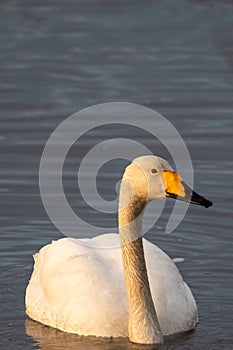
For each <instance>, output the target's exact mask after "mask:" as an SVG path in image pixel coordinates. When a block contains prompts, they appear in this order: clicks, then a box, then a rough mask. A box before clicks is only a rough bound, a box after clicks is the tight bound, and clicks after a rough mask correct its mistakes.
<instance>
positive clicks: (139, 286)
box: [26, 157, 210, 343]
mask: <svg viewBox="0 0 233 350" xmlns="http://www.w3.org/2000/svg"><path fill="white" fill-rule="evenodd" d="M141 158H147V160H148V159H149V166H151V164H150V162H152V163H153V164H152V165H153V168H154V167H156V166H157V167H158V164H157V163H158V159H159V162H160V163H161V164H160V169H159V171H169V172H171V168H170V167H169V165H168V163H166V162H165V161H163V160H161V159H160V158H158V157H141ZM141 158H138V159H139V160H140V159H141ZM151 158H152V159H151ZM155 158H156V160H157V163H156V162H155V160H154V159H155ZM162 161H163V162H164V163H163V164H162ZM143 162H144V160H143ZM155 163H156V164H155ZM132 164H133V163H132ZM136 164H137V165H135V163H134V165H131V166H129V167H128V168H127V169H128V171H126V172H125V175H124V178H123V180H126V182H125V184H123V185H122V187H121V198H120V209H119V231H120V235H118V234H109V235H102V236H98V237H95V238H93V239H91V246H88V240H84V241H85V243H86V244H85V245H82V244H80V243H78V241H76V240H74V239H69V238H63V239H60V240H58V241H55V242H52V243H51V244H49V245H47V246H45V247H43V248H42V249H41V250H40V251H39V253H38V254H36V255H35V266H34V271H33V274H32V277H31V280H30V283H29V285H28V287H27V292H26V312H27V314H28V315H29V316H30V317H31V318H32V319H34V320H37V321H39V322H42V323H44V324H46V325H49V326H52V327H55V328H59V329H61V330H63V331H66V332H73V333H78V334H81V335H96V336H112V337H118V336H123V337H126V336H129V337H130V339H131V340H132V341H135V342H140V343H156V342H162V340H163V335H170V334H174V333H178V332H184V331H187V330H189V329H192V328H194V327H195V325H196V322H197V307H196V303H195V300H194V298H193V295H192V293H191V291H190V289H189V287H188V286H187V285H186V284H185V283H184V281H183V279H182V277H181V275H180V273H179V271H178V269H177V267H176V266H175V264H174V263H173V261H172V260H171V259H170V258H169V257H168V256H167V255H166V254H165V253H164V252H163V251H162V250H161V249H159V248H158V247H156V246H155V245H153V244H151V243H150V242H148V241H147V240H145V239H143V244H142V239H141V237H140V234H141V223H142V216H143V209H144V206H145V203H146V199H145V196H144V195H142V194H143V193H144V192H143V186H141V184H142V182H143V177H144V180H145V173H143V174H142V173H141V169H140V167H141V164H140V162H139V163H136ZM138 164H140V165H139V166H138ZM143 164H144V163H143ZM164 167H165V168H166V169H165V170H164ZM132 170H133V172H132ZM143 171H145V169H143ZM132 173H134V174H135V176H136V177H135V178H137V180H135V181H136V182H137V184H136V183H134V181H130V186H131V190H132V188H133V195H132V193H131V197H130V199H129V197H128V193H129V192H130V190H129V181H128V180H129V179H130V177H131V176H132ZM140 174H141V175H142V178H141V180H142V181H139V180H140V176H141V175H140ZM173 174H175V173H173ZM146 176H147V175H146ZM150 176H151V175H149V177H150ZM166 176H167V175H166ZM149 177H147V178H146V182H148V181H149V182H150V181H152V180H150V179H149ZM148 179H149V180H148ZM153 181H154V180H153ZM155 181H157V182H156V184H158V186H157V187H156V186H155V187H153V191H151V190H150V189H149V187H147V191H146V194H147V195H146V198H147V199H149V200H150V199H153V198H157V197H162V195H161V193H162V191H164V188H163V184H162V182H161V181H159V180H158V178H157V180H155ZM146 182H145V183H146ZM145 183H144V185H145ZM149 185H150V184H149ZM168 185H169V184H168ZM135 186H136V187H135ZM135 188H137V193H136V192H135ZM167 188H170V189H171V188H172V187H171V186H170V187H169V186H167ZM173 189H174V184H173ZM183 190H184V189H183ZM169 191H170V190H169ZM177 192H178V190H177ZM181 192H182V189H181V190H180V192H179V193H177V194H178V195H179V196H181V194H182V193H181ZM135 193H136V194H135ZM167 193H170V192H168V191H167ZM151 197H152V198H151ZM200 198H202V197H200ZM190 200H191V199H190ZM203 200H204V199H203V198H202V201H203ZM147 201H148V200H147ZM143 203H144V204H143ZM206 203H207V202H206ZM199 204H200V203H199ZM202 204H203V203H202ZM203 205H205V204H203ZM209 205H210V204H209ZM209 205H208V204H206V205H205V206H209ZM119 238H120V239H119ZM120 242H121V247H120ZM93 246H94V247H95V248H93ZM103 246H110V247H115V248H108V249H102V247H103ZM117 247H118V248H117ZM143 247H144V253H143ZM144 254H145V260H144ZM122 258H123V259H122ZM145 262H146V265H145ZM147 273H148V279H149V284H148V279H147Z"/></svg>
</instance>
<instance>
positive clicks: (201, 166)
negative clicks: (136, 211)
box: [0, 0, 233, 350]
mask: <svg viewBox="0 0 233 350" xmlns="http://www.w3.org/2000/svg"><path fill="white" fill-rule="evenodd" d="M232 11H233V4H232V2H231V1H221V2H220V1H181V0H178V1H176V2H174V3H171V2H169V1H156V2H153V1H146V2H141V1H134V2H131V1H118V2H113V1H97V0H95V1H89V0H87V1H85V2H84V1H72V0H68V1H66V2H63V1H60V0H58V1H56V2H54V1H51V0H50V1H48V2H46V3H45V2H40V4H39V3H37V4H36V3H33V2H28V1H26V0H22V1H20V2H19V1H11V0H10V1H2V2H1V12H0V16H1V20H0V26H1V37H0V63H1V86H0V89H1V94H0V117H1V132H0V145H1V147H0V156H1V170H0V171H1V178H0V192H1V193H0V194H1V211H0V212H1V216H0V220H1V273H0V282H1V290H0V300H1V314H0V332H1V337H0V339H1V341H0V342H1V348H3V349H14V350H15V349H35V348H36V349H43V350H48V349H76V348H79V349H147V348H148V347H145V346H139V345H135V344H131V343H129V342H128V341H127V340H125V339H117V340H109V339H106V340H105V339H96V338H89V337H87V338H85V337H79V336H75V335H69V334H64V333H62V332H59V331H57V330H54V329H50V328H48V327H44V326H43V325H40V324H37V323H35V322H33V321H31V320H28V319H27V318H26V316H25V312H24V293H25V287H26V285H27V282H28V280H29V277H30V274H31V270H32V257H31V256H32V254H33V253H34V252H35V251H37V250H38V249H39V248H40V247H41V246H43V245H45V244H47V243H48V242H50V241H51V239H56V238H59V237H62V235H61V234H60V233H59V232H58V231H57V230H56V228H55V227H54V226H53V225H52V224H51V223H50V221H49V219H48V217H47V215H46V213H45V210H44V209H43V206H42V202H41V199H40V195H39V187H38V166H39V161H40V157H41V153H42V150H43V147H44V145H45V142H46V140H47V138H48V137H49V135H50V133H51V132H52V131H53V130H54V129H55V127H56V126H57V125H58V124H59V123H60V122H61V121H63V120H64V119H65V118H66V117H67V116H69V115H70V114H71V113H74V112H76V111H77V110H79V109H81V108H83V107H87V106H89V105H93V104H96V103H101V102H109V101H128V102H136V103H139V104H143V105H146V106H149V107H151V108H153V109H156V110H157V111H159V112H160V113H162V114H163V115H165V116H166V117H167V118H168V120H169V121H170V122H172V123H173V125H174V126H175V127H176V128H177V130H178V131H179V132H180V133H181V135H182V137H183V138H184V140H185V142H186V144H187V146H188V148H189V151H190V154H191V157H192V160H193V164H194V171H195V188H196V190H197V191H198V192H199V193H201V194H203V195H205V196H206V197H207V198H209V199H210V200H212V201H213V202H214V206H213V207H212V208H209V209H208V210H205V209H204V208H199V207H195V206H192V207H190V208H189V211H188V214H187V216H186V218H185V219H184V221H183V222H182V223H181V225H180V226H179V228H178V229H177V230H176V232H175V233H173V234H170V235H168V234H164V233H163V228H164V227H165V225H166V221H167V218H168V215H169V206H168V207H167V209H166V210H165V212H164V214H163V216H162V217H161V218H160V221H159V224H158V226H159V227H161V230H159V229H158V230H157V232H156V234H155V233H154V232H153V231H151V232H149V233H148V235H147V238H148V239H149V240H151V241H152V242H153V243H156V244H158V245H159V246H160V247H161V248H162V249H164V250H165V251H166V252H167V253H168V254H169V255H170V256H171V257H183V258H185V262H184V263H181V264H179V268H180V270H181V272H182V274H183V276H184V279H185V280H186V281H187V282H188V283H189V285H190V286H191V288H192V291H193V293H194V295H195V297H196V300H197V303H198V309H199V313H200V322H199V324H198V326H197V328H196V329H195V331H193V332H190V333H188V334H183V335H181V336H177V337H172V338H170V339H168V340H167V341H166V343H165V344H164V345H162V346H160V347H159V349H162V350H164V349H202V350H204V349H211V350H212V349H231V348H232V320H233V319H232V311H233V310H232V305H233V300H232V288H233V278H232V268H233V266H232V230H231V227H232V221H231V216H232V194H231V188H232V163H233V162H232V111H233V101H232V93H233V88H232V86H233V85H232V84H233V58H232V44H233V36H232V20H233V12H232ZM111 135H112V134H111V131H110V136H111ZM102 136H103V135H102V134H101V132H99V133H97V135H96V140H97V141H98V140H100V139H101V137H102ZM133 136H134V137H137V135H133ZM145 141H146V140H145ZM86 142H87V144H86V147H87V148H88V147H89V146H90V145H88V142H89V140H88V139H87V141H86ZM147 142H149V141H147ZM151 147H152V149H153V147H154V146H153V143H152V144H151ZM154 148H156V147H154ZM159 151H160V152H162V155H163V154H165V151H164V150H162V149H159ZM154 152H155V153H158V152H157V149H154ZM163 152H164V153H163ZM74 156H75V155H72V154H71V156H70V164H71V165H72V164H74V163H75V161H76V159H75V158H74ZM72 157H73V158H72ZM69 179H70V181H69V182H68V183H67V190H68V192H69V193H72V189H73V188H74V187H73V186H74V185H73V182H72V181H71V180H72V179H73V177H72V176H71V177H70V178H68V180H69ZM104 184H105V186H106V187H105V189H108V188H109V189H110V188H111V186H112V183H111V181H110V180H109V181H108V180H106V179H105V182H104ZM159 227H158V228H159ZM154 348H155V347H154Z"/></svg>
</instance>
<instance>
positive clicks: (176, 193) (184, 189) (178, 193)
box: [162, 171, 213, 208]
mask: <svg viewBox="0 0 233 350" xmlns="http://www.w3.org/2000/svg"><path fill="white" fill-rule="evenodd" d="M162 178H163V184H164V188H165V192H166V197H170V198H175V199H179V200H181V201H184V202H189V203H193V204H197V205H202V206H203V207H205V208H209V207H210V206H211V205H213V203H212V202H211V201H209V200H208V199H205V198H204V197H202V196H200V195H199V194H197V193H196V192H194V191H193V190H192V189H191V188H189V187H188V186H187V185H186V184H185V183H184V182H183V179H182V177H181V176H180V175H179V174H178V173H176V172H173V171H163V172H162Z"/></svg>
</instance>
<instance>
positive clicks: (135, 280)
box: [119, 183, 163, 344]
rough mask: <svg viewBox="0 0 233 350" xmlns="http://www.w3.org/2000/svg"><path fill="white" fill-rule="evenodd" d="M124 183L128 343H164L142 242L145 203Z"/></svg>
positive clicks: (122, 215)
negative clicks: (132, 194)
mask: <svg viewBox="0 0 233 350" xmlns="http://www.w3.org/2000/svg"><path fill="white" fill-rule="evenodd" d="M128 190H129V189H128V188H127V183H122V185H121V192H120V200H119V233H120V240H121V250H122V258H123V265H124V275H125V282H126V290H127V295H128V304H129V339H130V340H131V341H133V342H135V343H142V344H155V343H161V342H162V341H163V337H162V333H161V330H160V327H159V323H158V319H157V315H156V311H155V308H154V303H153V300H152V296H151V291H150V286H149V281H148V275H147V269H146V262H145V256H144V250H143V242H142V237H141V235H142V217H143V210H144V208H145V205H146V201H145V200H144V199H143V198H142V197H140V196H135V195H134V196H132V197H131V198H129V195H128V194H129V193H130V191H128Z"/></svg>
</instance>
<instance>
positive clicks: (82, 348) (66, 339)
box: [25, 318, 162, 350]
mask: <svg viewBox="0 0 233 350" xmlns="http://www.w3.org/2000/svg"><path fill="white" fill-rule="evenodd" d="M25 327H26V333H27V335H29V336H30V337H32V338H33V339H34V340H35V342H37V343H38V347H37V348H36V349H37V350H156V349H161V350H162V347H161V346H158V347H157V346H155V345H152V346H150V345H140V344H133V343H131V342H129V341H128V340H127V339H122V338H114V339H110V338H98V337H90V336H88V337H85V336H79V335H77V334H72V333H65V332H62V331H59V330H58V329H55V328H52V327H48V326H45V325H43V324H41V323H38V322H35V321H32V320H30V319H28V318H27V319H26V321H25Z"/></svg>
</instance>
